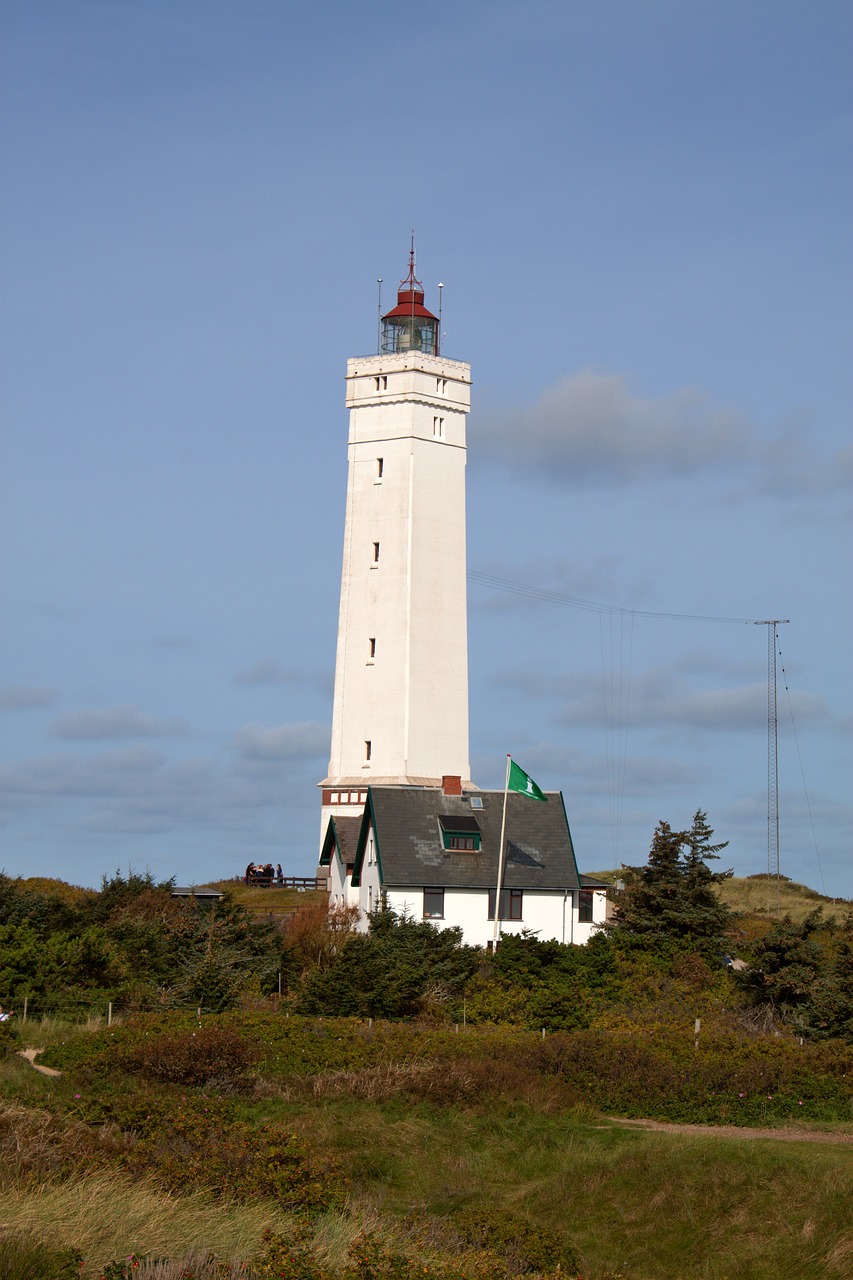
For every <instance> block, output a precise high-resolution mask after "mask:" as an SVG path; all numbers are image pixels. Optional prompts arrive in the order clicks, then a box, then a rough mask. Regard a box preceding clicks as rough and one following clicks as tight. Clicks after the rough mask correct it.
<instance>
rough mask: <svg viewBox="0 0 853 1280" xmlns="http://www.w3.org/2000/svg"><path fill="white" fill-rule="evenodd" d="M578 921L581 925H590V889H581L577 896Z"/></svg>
mask: <svg viewBox="0 0 853 1280" xmlns="http://www.w3.org/2000/svg"><path fill="white" fill-rule="evenodd" d="M578 920H579V922H580V923H581V924H592V889H581V891H580V893H579V894H578Z"/></svg>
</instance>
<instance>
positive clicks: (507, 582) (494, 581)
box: [468, 569, 761, 626]
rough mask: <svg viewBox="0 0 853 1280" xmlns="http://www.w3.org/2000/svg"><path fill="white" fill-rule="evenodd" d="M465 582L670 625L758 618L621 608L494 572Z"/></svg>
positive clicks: (471, 572)
mask: <svg viewBox="0 0 853 1280" xmlns="http://www.w3.org/2000/svg"><path fill="white" fill-rule="evenodd" d="M468 581H469V582H476V583H478V584H479V585H480V586H483V587H492V588H493V589H494V590H495V591H508V592H511V593H512V594H514V595H519V596H526V597H527V598H528V599H530V600H543V601H545V602H546V603H548V604H562V605H566V606H567V607H568V608H570V609H585V610H587V611H588V612H590V613H610V614H620V615H625V614H628V615H630V616H631V617H632V618H662V619H665V620H669V621H672V622H736V623H741V624H745V625H746V624H748V625H750V626H752V625H753V624H755V623H757V622H759V621H761V619H759V618H723V617H717V616H715V615H711V614H698V613H664V612H662V611H660V610H653V609H626V608H624V607H623V606H622V605H615V604H604V603H603V602H602V601H600V600H585V599H584V598H583V597H582V596H570V595H566V594H564V593H563V592H561V591H552V590H550V588H548V587H535V586H534V585H533V584H532V583H530V582H513V581H512V580H511V579H509V578H500V577H498V576H497V575H496V574H493V573H483V572H481V571H480V570H479V569H469V570H468Z"/></svg>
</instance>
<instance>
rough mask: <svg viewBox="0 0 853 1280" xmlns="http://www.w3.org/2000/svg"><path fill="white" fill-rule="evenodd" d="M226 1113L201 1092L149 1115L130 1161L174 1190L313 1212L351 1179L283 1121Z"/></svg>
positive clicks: (333, 1200) (335, 1199) (332, 1201)
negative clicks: (251, 1120) (263, 1199)
mask: <svg viewBox="0 0 853 1280" xmlns="http://www.w3.org/2000/svg"><path fill="white" fill-rule="evenodd" d="M202 1102H203V1103H205V1104H206V1105H204V1106H202ZM225 1115H226V1112H225V1109H224V1108H223V1107H221V1106H219V1105H217V1104H216V1103H214V1102H213V1101H212V1100H208V1099H202V1100H200V1101H199V1102H193V1103H189V1102H183V1103H181V1104H179V1105H177V1106H173V1107H172V1109H171V1110H169V1111H168V1112H166V1113H164V1114H161V1115H160V1116H158V1117H156V1118H153V1117H146V1120H149V1121H150V1123H148V1124H147V1125H146V1126H145V1127H144V1129H143V1132H142V1134H141V1136H140V1137H139V1138H138V1139H137V1141H136V1142H134V1143H133V1144H132V1146H131V1147H130V1149H129V1150H128V1152H127V1154H126V1156H125V1157H124V1163H125V1165H126V1166H127V1167H128V1168H129V1169H130V1170H131V1172H133V1173H137V1174H153V1175H154V1176H155V1177H156V1178H158V1179H159V1181H160V1182H162V1183H163V1184H164V1185H165V1186H166V1187H168V1188H169V1189H170V1190H175V1191H183V1190H187V1191H194V1190H198V1189H199V1188H205V1189H206V1190H208V1191H210V1192H212V1193H213V1194H215V1195H218V1196H223V1197H226V1198H228V1199H234V1200H239V1201H247V1200H254V1199H255V1198H257V1197H258V1196H267V1197H269V1198H270V1199H272V1200H275V1201H277V1203H278V1204H280V1205H281V1206H282V1207H284V1208H288V1209H295V1210H299V1211H310V1212H317V1211H320V1210H323V1209H328V1208H330V1207H332V1206H334V1205H336V1204H338V1203H340V1202H341V1201H342V1200H343V1197H344V1195H345V1192H346V1185H345V1182H344V1179H343V1177H342V1175H341V1173H340V1171H339V1168H338V1166H337V1164H336V1163H335V1162H334V1161H332V1160H330V1159H327V1158H325V1157H321V1156H318V1155H317V1154H316V1153H315V1152H314V1151H313V1150H312V1148H311V1147H310V1145H309V1144H308V1142H306V1141H305V1140H304V1139H302V1138H300V1137H298V1136H297V1135H296V1134H293V1133H290V1132H289V1131H288V1130H286V1129H283V1128H282V1127H281V1126H280V1125H275V1124H263V1125H249V1124H246V1123H244V1122H243V1121H233V1120H228V1119H226V1118H225Z"/></svg>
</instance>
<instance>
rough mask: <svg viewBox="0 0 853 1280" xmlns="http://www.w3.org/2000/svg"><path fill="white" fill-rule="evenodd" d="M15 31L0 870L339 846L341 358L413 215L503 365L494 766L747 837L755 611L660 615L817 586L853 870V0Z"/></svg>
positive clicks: (87, 12) (772, 601) (762, 753)
mask: <svg viewBox="0 0 853 1280" xmlns="http://www.w3.org/2000/svg"><path fill="white" fill-rule="evenodd" d="M0 24H2V46H3V53H2V59H3V65H2V67H0V71H1V72H2V82H3V87H2V90H0V95H2V96H0V112H2V130H3V135H2V149H3V166H4V170H5V181H4V184H3V191H2V196H0V202H1V203H0V213H1V214H2V225H3V229H4V234H3V243H4V249H3V254H2V284H3V294H4V297H5V302H4V310H3V317H2V330H0V341H2V367H3V382H4V387H5V391H4V396H3V418H4V444H3V455H2V468H3V479H2V508H3V517H2V519H3V607H2V635H0V639H2V651H3V658H2V676H0V679H2V684H1V685H0V733H2V753H3V754H2V764H0V789H1V790H2V797H3V813H4V818H3V823H4V825H3V827H2V856H0V863H2V865H3V866H4V867H5V870H6V871H7V872H8V873H10V874H14V875H17V874H22V875H28V874H29V875H35V874H39V875H57V876H61V877H62V878H64V879H66V880H70V881H73V882H76V883H83V884H97V883H98V882H99V880H100V877H101V875H102V873H104V872H110V871H112V870H113V869H114V868H115V867H122V868H126V867H127V866H128V865H132V866H133V867H135V868H140V869H141V868H144V867H148V868H150V869H151V871H152V872H153V873H154V874H155V875H157V876H158V877H159V876H164V877H165V876H171V875H175V876H176V877H177V879H178V880H179V881H180V882H195V883H200V882H203V881H204V880H206V879H208V878H213V877H220V876H224V875H229V874H236V873H237V872H238V871H240V870H242V868H243V866H245V864H246V862H247V861H248V860H249V859H250V858H254V859H260V860H263V861H266V860H267V859H271V860H272V861H273V862H277V861H281V862H282V864H283V866H284V867H285V869H286V870H287V871H289V872H292V873H294V874H310V873H311V871H312V870H313V867H314V865H315V860H316V851H317V843H318V830H319V795H318V793H317V790H316V785H315V784H316V782H317V781H318V780H319V779H320V778H322V777H323V775H324V773H325V770H326V765H327V761H328V743H329V731H330V721H331V691H332V679H333V664H334V649H335V634H336V622H337V604H338V598H337V597H338V586H339V574H340V558H341V540H342V532H343V512H344V494H345V484H346V432H347V421H346V413H345V410H344V406H343V391H344V387H343V373H344V368H345V361H346V359H347V357H348V356H351V355H361V354H364V353H367V352H370V351H372V350H373V349H374V345H375V325H376V279H377V277H379V276H382V277H383V278H384V280H385V282H386V283H385V285H384V289H385V299H386V300H388V299H391V297H392V294H393V289H394V287H395V286H396V282H397V280H398V279H399V277H400V276H402V275H403V274H404V271H405V264H406V252H407V249H408V239H409V232H410V228H411V227H412V226H414V228H415V234H416V239H417V248H418V268H419V275H420V276H421V277H422V278H423V280H424V284H425V286H426V290H427V303H428V305H429V304H435V302H436V298H437V289H436V286H437V284H438V281H439V280H441V281H443V282H444V286H445V288H444V333H445V338H444V350H445V352H446V354H448V355H450V356H453V357H456V358H459V359H464V360H469V361H470V362H471V364H472V366H473V377H474V408H473V411H472V415H471V419H470V423H469V469H468V485H469V487H468V563H469V569H471V570H472V571H474V573H475V574H478V575H480V577H479V578H476V579H475V580H474V581H472V583H471V585H470V588H469V602H468V607H469V654H470V671H471V755H472V771H473V776H474V778H475V780H476V781H477V782H478V783H479V784H480V785H482V786H499V785H501V783H502V778H503V762H504V757H505V754H506V752H507V751H511V752H512V753H513V755H514V756H515V757H516V758H517V759H518V760H519V761H520V763H521V764H522V765H523V767H524V768H526V769H527V770H528V772H530V773H532V774H533V775H534V776H535V777H536V779H537V781H538V782H539V783H540V785H541V786H543V787H547V788H561V789H562V790H563V791H564V793H565V796H566V803H567V808H568V812H569V817H570V822H571V825H572V830H573V835H574V838H575V844H576V847H577V851H578V856H579V861H580V863H581V865H582V868H583V869H586V870H595V869H602V868H605V867H612V866H614V865H617V864H618V863H619V862H620V861H621V862H627V863H638V862H642V861H643V860H644V858H645V855H646V852H647V850H648V846H649V842H650V839H651V834H652V831H653V828H654V825H655V823H656V821H657V820H658V819H659V818H665V819H666V820H667V821H669V822H671V823H672V824H673V826H679V825H682V824H688V823H689V822H690V819H691V817H692V814H693V812H694V811H695V809H697V808H699V807H701V808H703V809H705V810H706V811H707V813H708V816H709V820H710V821H711V823H712V825H713V826H714V827H715V829H716V831H717V835H718V837H719V838H720V839H728V840H729V841H730V845H729V849H728V850H727V851H726V854H725V855H724V856H725V858H726V860H727V862H726V864H727V865H729V864H731V865H733V866H734V868H735V870H736V871H737V872H738V873H739V874H751V873H754V872H759V871H762V870H763V869H764V868H765V866H766V856H767V855H766V801H767V703H766V691H767V690H766V677H767V636H766V628H763V627H755V626H752V625H746V624H743V623H733V622H720V623H707V622H690V621H678V620H676V619H673V618H669V619H667V618H652V617H647V616H645V615H647V614H655V613H663V614H688V615H711V616H715V617H721V618H749V619H751V618H756V619H764V618H790V620H791V621H790V623H789V624H788V625H786V626H784V627H782V628H780V637H779V638H780V645H781V651H782V661H783V664H784V674H783V671H782V669H781V668H780V680H779V713H780V719H779V760H780V793H781V798H780V814H781V859H782V869H783V871H784V872H785V873H786V874H788V875H790V876H792V877H793V878H795V879H798V880H804V881H806V882H807V883H809V884H811V885H813V886H814V887H815V888H818V889H825V891H826V892H828V893H832V894H841V895H844V896H848V897H850V896H853V858H851V843H850V825H851V823H850V818H851V807H853V806H851V801H850V790H851V789H850V775H851V770H850V750H849V744H850V727H851V696H850V692H851V691H850V660H849V654H850V648H851V645H850V608H849V605H850V574H849V563H850V534H849V529H850V515H851V473H853V465H851V451H850V441H849V422H850V419H851V412H850V411H851V398H853V397H851V374H850V359H849V356H850V338H851V324H850V309H849V297H850V285H851V279H850V276H851V271H850V265H851V264H850V209H851V203H850V196H851V190H850V188H851V179H850V174H851V165H850V160H851V116H853V113H851V94H850V87H851V86H850V74H849V49H850V37H851V26H853V18H851V10H850V7H849V5H847V4H846V3H842V2H840V0H839V2H835V0H822V2H821V3H819V4H807V3H805V2H797V3H791V2H788V0H747V2H746V3H744V0H737V2H731V0H713V2H709V3H705V2H704V0H596V2H595V3H593V2H592V0H579V2H578V3H574V4H571V5H567V4H565V3H550V2H543V0H532V2H530V0H528V2H527V3H524V4H521V3H516V2H512V3H500V2H499V0H497V2H496V0H490V2H489V3H479V2H478V0H466V2H465V3H462V4H447V3H443V2H441V0H439V2H438V3H435V4H433V5H431V6H429V7H428V8H424V7H423V6H405V7H403V6H399V5H396V4H390V3H387V4H386V3H373V2H370V0H368V2H366V3H362V4H359V5H353V4H344V3H331V2H326V3H324V2H322V0H320V2H319V3H312V4H311V5H307V4H304V5H297V4H292V3H286V2H285V0H278V2H276V3H273V0H169V2H168V3H165V2H162V0H147V2H146V3H145V4H142V3H139V2H138V0H135V2H131V0H126V2H122V0H100V2H98V0H76V3H75V4H73V5H69V4H66V3H60V2H59V0H42V2H41V3H39V4H38V5H34V4H29V3H25V0H11V3H9V4H7V5H5V6H4V10H3V14H2V18H0ZM488 575H491V576H494V577H499V578H501V579H503V580H505V581H507V582H510V583H514V584H519V585H520V587H521V588H523V589H524V590H526V591H527V594H524V593H523V591H522V590H518V589H516V590H500V589H495V588H494V587H490V586H488V585H487V584H486V583H484V581H483V576H488ZM531 588H532V589H533V592H532V594H531ZM537 592H540V593H541V592H545V593H550V594H551V595H552V596H555V597H557V599H556V601H553V600H545V599H543V598H542V596H541V595H537ZM571 598H576V599H580V600H583V601H593V602H598V603H600V604H601V605H606V606H610V607H611V608H607V609H605V608H600V609H594V608H578V607H573V606H572V605H571V604H570V603H568V601H569V600H570V599H571ZM614 609H615V612H614V611H613V610H614Z"/></svg>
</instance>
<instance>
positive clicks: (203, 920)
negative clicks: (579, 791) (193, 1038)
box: [0, 810, 853, 1041]
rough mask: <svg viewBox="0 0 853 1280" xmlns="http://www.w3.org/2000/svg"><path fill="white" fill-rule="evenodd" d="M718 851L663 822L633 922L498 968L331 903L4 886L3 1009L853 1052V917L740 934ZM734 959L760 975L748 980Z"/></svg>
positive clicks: (622, 916) (0, 930)
mask: <svg viewBox="0 0 853 1280" xmlns="http://www.w3.org/2000/svg"><path fill="white" fill-rule="evenodd" d="M713 835H714V833H713V830H712V828H711V827H710V826H709V824H708V821H707V818H706V815H705V814H704V813H703V812H702V811H701V810H699V811H697V813H696V815H695V817H694V820H693V824H692V826H691V828H690V829H689V830H685V831H675V830H673V829H672V828H671V827H670V825H669V824H668V823H666V822H663V821H662V822H660V823H659V824H658V826H657V829H656V830H655V832H654V836H653V839H652V843H651V848H650V851H649V855H648V858H647V861H646V863H645V864H644V865H642V866H635V867H626V868H624V871H623V878H624V881H625V888H624V890H623V891H622V892H621V894H620V895H619V899H618V910H617V911H616V914H615V915H614V917H613V918H612V919H611V920H610V921H608V923H607V925H606V926H605V927H604V928H603V929H602V930H600V931H599V932H598V933H597V934H596V935H595V936H594V937H593V938H592V939H591V941H590V942H589V943H588V944H587V945H586V946H572V945H568V944H562V943H558V942H550V941H543V940H541V939H539V938H537V937H535V936H533V935H531V934H526V933H522V934H521V935H507V936H505V937H504V938H503V939H502V941H501V943H500V945H499V947H498V948H497V950H496V951H495V953H494V954H487V953H485V952H484V951H482V950H481V949H480V948H476V947H472V946H467V945H465V944H464V943H463V942H462V936H461V931H460V930H458V929H444V930H439V929H437V928H435V926H433V925H431V924H430V923H428V922H426V921H421V920H415V919H412V918H410V917H402V918H401V917H399V916H397V915H395V914H394V913H393V912H392V911H389V910H387V909H386V908H384V907H380V908H379V909H378V910H377V911H376V912H374V914H373V915H372V917H371V919H370V927H369V932H367V933H360V932H356V931H355V928H354V926H355V916H356V913H355V912H354V911H353V910H351V909H341V910H336V911H332V912H329V911H328V910H327V908H326V904H325V903H314V904H309V905H307V906H304V907H302V908H300V909H298V910H297V911H296V912H294V913H293V914H292V915H291V916H289V917H288V918H287V919H286V920H285V922H284V924H283V925H282V926H281V927H277V926H275V925H272V924H269V923H267V922H265V921H262V920H260V919H259V918H258V917H257V916H256V915H254V914H253V913H252V912H250V911H247V910H246V909H245V908H243V907H242V906H241V905H240V904H239V902H237V901H235V900H234V898H233V897H231V896H230V895H229V894H227V893H226V895H225V897H224V898H223V899H222V900H220V901H219V902H217V903H215V904H204V905H203V904H201V903H200V902H199V901H197V900H194V899H180V898H173V897H172V896H171V889H172V887H173V886H172V882H171V881H167V882H161V883H155V882H154V881H153V880H152V878H151V877H150V876H149V875H138V874H135V873H133V872H130V873H128V875H127V876H122V875H121V874H120V873H118V872H117V873H116V874H115V875H114V876H112V877H110V878H105V879H104V881H103V884H102V887H101V890H100V892H99V893H90V894H81V893H78V894H74V893H73V892H69V893H68V894H65V895H63V894H62V893H60V892H57V888H56V886H52V887H41V888H40V887H37V886H32V885H28V884H27V882H25V881H21V880H14V879H12V878H10V877H7V876H0V1004H3V1005H4V1006H6V1007H7V1008H8V1007H9V1006H10V1005H11V1007H13V1008H14V1007H15V1005H16V1002H20V1000H21V999H22V998H23V997H24V996H25V995H26V996H27V997H28V1000H29V1002H30V1005H31V1007H32V1008H33V1009H34V1010H37V1011H41V1012H73V1011H75V1010H79V1009H83V1008H89V1007H92V1006H93V1005H98V1004H100V1005H101V1006H105V1004H106V1002H107V1001H112V1002H113V1003H114V1005H115V1006H116V1007H118V1008H122V1009H126V1010H129V1011H130V1010H134V1009H139V1010H143V1009H153V1008H175V1007H182V1006H188V1005H191V1006H196V1005H197V1006H201V1007H203V1008H204V1009H206V1010H208V1011H212V1012H219V1011H222V1010H225V1009H229V1008H234V1007H240V1006H241V1005H243V1006H245V1005H246V1004H247V1003H251V1002H252V1001H263V1000H266V999H269V998H272V999H274V1000H277V999H279V995H280V998H281V1003H282V1005H283V1007H285V1008H287V1009H291V1010H292V1011H294V1012H298V1013H305V1014H316V1015H327V1016H335V1015H336V1016H350V1017H360V1018H370V1017H372V1018H419V1019H432V1020H435V1021H436V1022H443V1023H447V1022H456V1023H459V1022H472V1023H476V1022H493V1023H505V1024H508V1025H515V1026H522V1027H524V1026H526V1027H533V1028H537V1029H538V1028H540V1027H541V1028H546V1029H550V1030H554V1031H556V1030H576V1029H581V1028H585V1027H594V1026H598V1025H602V1024H603V1023H607V1022H608V1020H610V1022H612V1021H613V1019H614V1018H620V1017H621V1018H628V1019H631V1018H633V1019H635V1020H636V1019H638V1018H646V1019H649V1018H652V1017H657V1018H659V1019H663V1020H666V1019H667V1018H684V1017H686V1016H687V1013H688V1010H689V1009H693V1010H695V1009H697V1008H699V1007H700V1006H701V1008H702V1009H703V1010H704V1011H706V1013H707V1014H709V1015H711V1016H719V1017H723V1016H724V1015H725V1016H727V1017H729V1018H730V1019H735V1020H737V1019H739V1020H740V1023H741V1024H743V1025H753V1026H755V1027H759V1026H765V1027H767V1026H770V1025H772V1026H774V1027H775V1028H776V1029H780V1028H781V1029H785V1028H787V1029H788V1030H789V1031H791V1032H793V1033H794V1034H797V1035H799V1036H802V1037H803V1038H804V1039H805V1038H808V1039H826V1038H832V1037H838V1038H842V1039H846V1040H848V1041H853V913H851V914H850V915H849V916H848V917H847V919H846V920H844V921H842V922H840V923H838V922H835V921H832V920H828V919H825V918H824V917H823V915H822V913H821V911H820V910H817V911H815V912H813V913H812V914H811V915H809V916H807V917H806V919H805V920H804V921H802V922H794V921H793V920H791V919H790V917H784V918H783V919H782V920H779V921H776V922H774V923H770V922H768V921H757V920H756V919H755V918H750V919H748V920H747V919H745V918H742V917H739V916H738V915H737V914H736V913H734V912H733V911H731V910H730V908H729V907H728V906H726V904H725V903H724V902H723V901H722V900H721V898H720V896H719V893H718V886H719V883H720V882H721V881H722V880H723V879H725V878H726V877H727V876H728V875H730V874H731V872H728V871H715V870H712V868H711V866H709V863H711V862H713V861H714V860H715V859H717V858H718V856H719V853H720V852H721V851H722V850H723V849H724V848H725V847H726V844H725V843H716V844H715V843H714V842H713ZM732 953H737V954H738V955H739V956H740V957H741V958H742V959H743V960H744V961H745V963H746V968H745V969H743V971H742V972H740V973H736V974H735V973H732V972H731V969H730V967H729V965H728V957H729V956H730V955H731V954H732ZM691 1016H692V1015H691ZM750 1020H751V1023H750Z"/></svg>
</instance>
